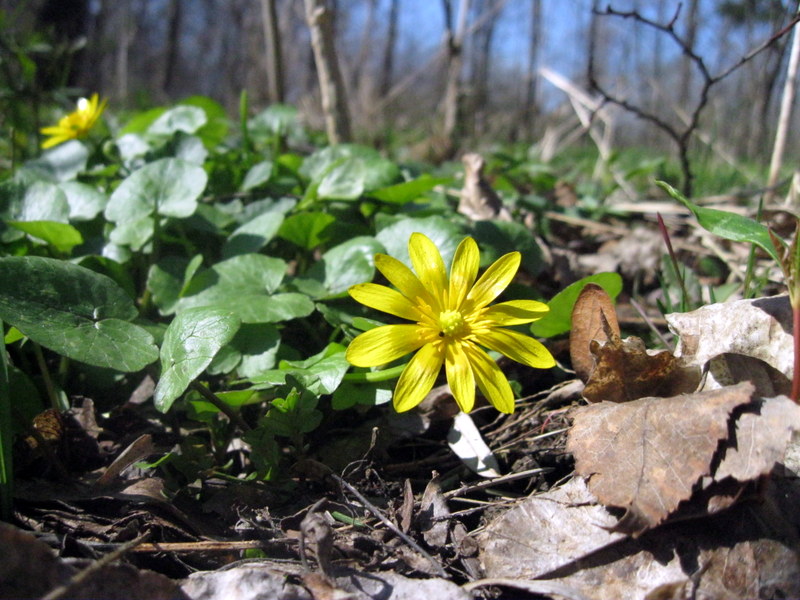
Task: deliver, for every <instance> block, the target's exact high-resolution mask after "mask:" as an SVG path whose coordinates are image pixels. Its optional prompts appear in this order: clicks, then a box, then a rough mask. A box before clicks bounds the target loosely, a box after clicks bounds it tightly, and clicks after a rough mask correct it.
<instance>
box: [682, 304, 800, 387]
mask: <svg viewBox="0 0 800 600" xmlns="http://www.w3.org/2000/svg"><path fill="white" fill-rule="evenodd" d="M666 319H667V323H668V324H669V327H670V329H671V330H672V331H673V332H674V333H675V334H676V335H677V336H678V337H679V338H680V342H679V344H678V348H677V350H676V352H675V354H676V356H679V357H681V358H682V359H683V360H684V361H686V363H687V364H690V365H696V366H698V367H700V368H703V369H706V368H707V370H708V377H707V378H706V384H705V387H706V389H710V388H714V387H722V386H724V385H730V384H732V383H736V382H739V381H744V380H748V381H752V382H753V383H755V385H756V389H757V392H758V394H759V395H762V396H774V395H778V394H782V393H784V394H785V393H787V391H788V389H789V386H790V382H791V379H792V374H793V371H794V367H793V360H794V346H793V338H792V308H791V306H790V305H789V298H788V296H773V297H770V298H757V299H754V300H737V301H734V302H725V303H720V304H710V305H708V306H704V307H702V308H699V309H697V310H695V311H692V312H689V313H676V314H670V315H666ZM764 363H766V365H768V367H769V368H768V367H767V366H765V365H764ZM776 371H777V372H776Z"/></svg>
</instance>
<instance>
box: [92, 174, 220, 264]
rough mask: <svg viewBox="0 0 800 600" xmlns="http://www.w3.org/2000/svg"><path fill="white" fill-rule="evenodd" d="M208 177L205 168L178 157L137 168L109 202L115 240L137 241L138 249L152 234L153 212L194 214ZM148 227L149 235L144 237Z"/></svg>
mask: <svg viewBox="0 0 800 600" xmlns="http://www.w3.org/2000/svg"><path fill="white" fill-rule="evenodd" d="M207 180H208V176H207V175H206V172H205V171H204V170H203V169H202V168H201V167H198V166H196V165H192V164H189V163H187V162H185V161H182V160H179V159H176V158H162V159H160V160H157V161H155V162H152V163H149V164H147V165H145V166H144V167H142V168H141V169H139V170H138V171H134V172H133V173H132V174H131V175H129V176H128V177H127V178H125V180H124V181H123V182H122V183H121V184H120V185H119V187H118V188H117V189H116V190H114V193H113V194H111V198H109V200H108V205H106V209H105V217H106V219H108V220H109V221H113V222H115V223H116V224H117V229H116V230H115V232H116V235H115V236H112V241H114V242H116V243H118V244H124V243H127V242H128V241H134V242H137V244H136V245H135V246H134V245H133V244H131V245H132V246H133V247H134V248H136V249H138V248H139V247H141V245H142V244H143V243H144V242H143V241H142V238H143V237H147V238H149V236H150V235H152V224H153V222H152V216H153V215H155V214H159V215H164V216H168V217H179V218H183V217H188V216H190V215H191V214H193V213H194V212H195V210H196V209H197V201H198V199H199V197H200V194H202V193H203V190H204V189H205V187H206V183H207ZM148 227H149V235H145V236H143V230H144V232H145V233H147V229H148ZM129 230H130V231H129ZM145 241H146V239H145Z"/></svg>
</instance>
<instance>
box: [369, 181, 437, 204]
mask: <svg viewBox="0 0 800 600" xmlns="http://www.w3.org/2000/svg"><path fill="white" fill-rule="evenodd" d="M450 181H452V180H451V179H450V178H449V177H431V176H430V175H428V174H425V175H421V176H420V177H417V178H416V179H412V180H411V181H404V182H403V183H397V184H394V185H390V186H387V187H382V188H378V189H374V190H372V191H370V192H369V193H368V194H367V195H368V196H369V197H370V198H375V199H377V200H381V201H383V202H389V203H391V204H405V203H407V202H413V201H414V200H416V199H417V198H419V197H420V196H422V195H423V194H424V193H425V192H429V191H431V190H432V189H433V188H435V187H436V186H437V185H444V184H447V183H449V182H450Z"/></svg>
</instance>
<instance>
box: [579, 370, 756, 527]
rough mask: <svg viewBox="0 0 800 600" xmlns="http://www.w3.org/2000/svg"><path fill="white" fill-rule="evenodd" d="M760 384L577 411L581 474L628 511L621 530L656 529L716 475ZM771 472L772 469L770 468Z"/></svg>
mask: <svg viewBox="0 0 800 600" xmlns="http://www.w3.org/2000/svg"><path fill="white" fill-rule="evenodd" d="M753 391H754V388H753V386H752V384H749V383H742V384H739V385H736V386H732V387H728V388H724V389H721V390H713V391H709V392H700V393H696V394H686V395H682V396H675V397H671V398H641V399H639V400H635V401H632V402H627V403H624V404H615V403H612V402H601V403H598V404H593V405H590V406H586V407H581V408H579V409H577V410H576V411H575V413H574V424H573V426H572V429H571V431H570V433H569V439H568V440H567V450H568V451H570V452H572V454H573V455H574V456H575V470H576V471H577V472H578V473H579V474H580V475H582V476H584V477H586V478H587V480H588V485H589V489H590V490H591V491H592V493H593V494H594V495H595V496H597V499H598V500H599V501H600V503H602V504H604V505H606V506H615V507H619V508H623V509H625V511H626V514H625V516H624V517H623V518H622V520H620V522H619V523H618V524H617V528H618V530H619V531H623V532H625V533H630V534H634V535H635V534H638V533H641V532H642V531H644V530H646V529H648V528H652V527H655V526H656V525H658V524H659V523H661V522H662V521H664V520H665V519H666V518H667V517H668V516H669V515H670V513H672V512H673V511H675V509H677V508H678V505H679V504H680V503H681V502H682V501H683V500H688V499H689V498H690V497H691V496H692V491H693V487H694V486H695V484H696V483H697V482H698V481H699V480H700V478H701V477H703V476H707V475H711V463H712V460H713V458H714V456H715V454H716V452H717V449H718V447H719V444H720V441H721V440H724V439H726V438H727V437H728V432H729V420H730V415H731V413H732V412H733V411H734V410H735V409H736V408H737V407H739V406H742V405H745V404H748V403H749V402H750V401H751V398H752V395H753ZM770 468H771V466H770Z"/></svg>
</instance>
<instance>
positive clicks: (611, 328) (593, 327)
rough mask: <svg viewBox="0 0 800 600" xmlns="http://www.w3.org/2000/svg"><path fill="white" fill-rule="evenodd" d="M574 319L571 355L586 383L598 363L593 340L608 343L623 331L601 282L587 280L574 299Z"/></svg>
mask: <svg viewBox="0 0 800 600" xmlns="http://www.w3.org/2000/svg"><path fill="white" fill-rule="evenodd" d="M571 321H572V328H571V329H570V332H569V356H570V360H571V362H572V368H573V369H575V373H576V374H577V375H578V377H580V379H581V381H583V382H584V383H586V382H587V381H588V380H589V376H590V375H591V374H592V371H593V370H594V366H595V360H594V355H593V354H592V352H591V349H590V347H591V343H592V341H593V340H597V341H603V342H605V341H607V340H608V339H609V336H610V335H614V336H617V337H619V334H620V331H619V323H618V322H617V313H616V311H615V310H614V303H613V302H612V300H611V296H609V295H608V292H606V291H605V290H604V289H603V288H602V287H600V286H599V285H597V284H595V283H587V284H586V286H585V287H584V288H583V289H582V290H581V293H580V294H579V295H578V299H577V300H576V301H575V306H574V307H573V309H572V318H571Z"/></svg>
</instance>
